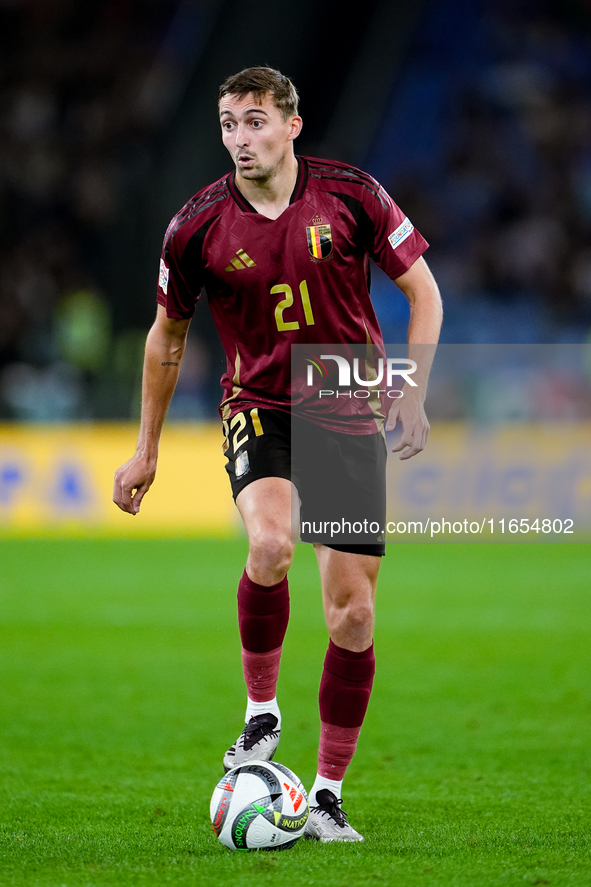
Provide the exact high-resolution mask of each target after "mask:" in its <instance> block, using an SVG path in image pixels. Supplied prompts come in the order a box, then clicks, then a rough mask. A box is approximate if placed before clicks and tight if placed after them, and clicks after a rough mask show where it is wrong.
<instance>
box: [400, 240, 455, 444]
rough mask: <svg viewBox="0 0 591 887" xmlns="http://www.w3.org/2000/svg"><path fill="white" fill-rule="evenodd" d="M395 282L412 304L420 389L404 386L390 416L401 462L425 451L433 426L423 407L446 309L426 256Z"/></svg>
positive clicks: (412, 353) (412, 352) (412, 346)
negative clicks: (396, 431) (397, 434)
mask: <svg viewBox="0 0 591 887" xmlns="http://www.w3.org/2000/svg"><path fill="white" fill-rule="evenodd" d="M395 282H396V284H397V286H398V287H399V288H400V289H401V290H402V292H403V293H404V295H405V296H406V298H407V299H408V301H409V304H410V324H409V328H408V345H409V349H408V356H409V357H410V358H411V359H412V360H415V361H416V363H417V371H416V373H414V374H413V381H414V382H416V387H413V386H410V385H408V384H406V385H404V387H403V389H402V391H403V397H401V398H399V399H398V400H396V401H395V402H394V403H393V405H392V407H391V409H390V412H389V414H388V420H387V423H386V431H391V430H392V429H393V428H394V427H395V425H396V423H397V422H400V423H401V425H402V434H401V437H400V440H399V441H398V443H397V445H396V446H395V447H393V448H392V451H393V452H395V453H398V452H399V453H400V459H410V458H411V456H416V454H417V453H420V452H421V450H424V448H425V445H426V443H427V437H428V434H429V422H428V420H427V416H426V414H425V410H424V407H423V404H424V402H425V397H426V395H427V383H428V380H429V373H430V371H431V365H432V363H433V358H434V357H435V348H436V346H437V342H438V341H439V332H440V330H441V323H442V320H443V308H442V304H441V295H440V293H439V288H438V286H437V284H436V282H435V278H434V277H433V275H432V274H431V271H430V270H429V267H428V265H427V263H426V262H425V260H424V258H423V257H422V256H421V257H420V258H419V259H417V261H416V262H415V263H414V264H413V265H411V267H410V268H409V269H408V271H406V272H405V273H404V274H402V275H401V276H400V277H398V278H397V279H396V281H395Z"/></svg>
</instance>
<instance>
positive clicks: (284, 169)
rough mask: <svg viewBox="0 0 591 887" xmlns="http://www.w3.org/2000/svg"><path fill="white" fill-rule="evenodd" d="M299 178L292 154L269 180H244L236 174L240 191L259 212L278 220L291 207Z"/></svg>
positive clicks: (295, 161)
mask: <svg viewBox="0 0 591 887" xmlns="http://www.w3.org/2000/svg"><path fill="white" fill-rule="evenodd" d="M297 178H298V161H297V159H296V157H295V156H294V155H293V154H291V155H288V156H287V157H286V158H285V160H284V162H283V163H282V164H281V166H280V167H279V168H278V169H277V170H276V171H274V173H273V175H272V176H270V177H269V178H268V179H244V178H242V176H241V175H240V174H238V173H237V174H236V177H235V182H236V187H237V188H238V190H239V191H240V192H241V193H242V194H243V195H244V196H245V197H246V199H247V200H248V202H249V203H250V204H251V206H254V208H255V209H256V211H257V212H259V213H261V215H263V216H267V218H269V219H277V218H279V216H280V215H281V213H282V212H283V211H284V210H285V209H287V207H288V206H289V201H290V198H291V195H292V194H293V189H294V188H295V184H296V181H297Z"/></svg>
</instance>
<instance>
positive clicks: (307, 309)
mask: <svg viewBox="0 0 591 887" xmlns="http://www.w3.org/2000/svg"><path fill="white" fill-rule="evenodd" d="M275 293H285V298H284V299H281V301H280V302H278V303H277V305H276V306H275V323H276V324H277V329H278V330H279V332H280V333H282V332H284V331H285V330H299V328H300V322H299V320H286V319H285V317H284V316H283V314H284V312H285V311H287V310H288V309H289V308H291V307H292V305H293V290H292V288H291V287H290V285H289V284H288V283H278V284H277V286H274V287H272V289H271V295H275ZM300 299H301V302H302V308H303V309H304V317H305V319H306V326H314V315H313V313H312V305H311V304H310V293H309V292H308V284H307V283H306V281H305V280H302V282H301V283H300ZM288 316H289V315H288Z"/></svg>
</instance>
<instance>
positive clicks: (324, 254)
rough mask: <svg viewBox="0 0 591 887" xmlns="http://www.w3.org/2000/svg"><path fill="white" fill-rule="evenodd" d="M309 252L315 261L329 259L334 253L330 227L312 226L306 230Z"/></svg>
mask: <svg viewBox="0 0 591 887" xmlns="http://www.w3.org/2000/svg"><path fill="white" fill-rule="evenodd" d="M306 236H307V238H308V251H309V253H310V255H311V256H312V258H313V259H316V260H317V261H320V260H322V259H327V258H328V257H329V256H330V254H331V252H332V234H331V233H330V225H310V226H308V227H307V228H306Z"/></svg>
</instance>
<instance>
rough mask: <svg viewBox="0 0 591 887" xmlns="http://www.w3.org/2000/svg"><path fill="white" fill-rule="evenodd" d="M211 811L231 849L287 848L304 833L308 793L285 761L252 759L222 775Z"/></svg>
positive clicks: (218, 831) (220, 832)
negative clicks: (286, 765)
mask: <svg viewBox="0 0 591 887" xmlns="http://www.w3.org/2000/svg"><path fill="white" fill-rule="evenodd" d="M209 812H210V815H211V823H212V825H213V830H214V832H215V833H216V835H217V836H218V838H219V839H220V841H221V842H222V844H224V845H225V846H226V847H229V848H230V850H287V849H288V848H289V847H293V845H294V844H295V843H297V841H298V840H299V839H300V838H301V836H302V835H303V833H304V827H305V825H306V820H307V819H308V796H307V794H306V790H305V788H304V786H303V785H302V783H301V782H300V780H299V779H298V777H297V776H296V775H295V773H292V771H291V770H288V768H287V767H284V766H283V764H277V763H271V762H270V761H249V762H248V763H247V764H241V765H240V766H239V767H234V769H233V770H229V771H228V773H226V775H225V776H224V777H223V778H222V779H220V781H219V782H218V784H217V785H216V787H215V789H214V792H213V795H212V798H211V804H210V808H209Z"/></svg>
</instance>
